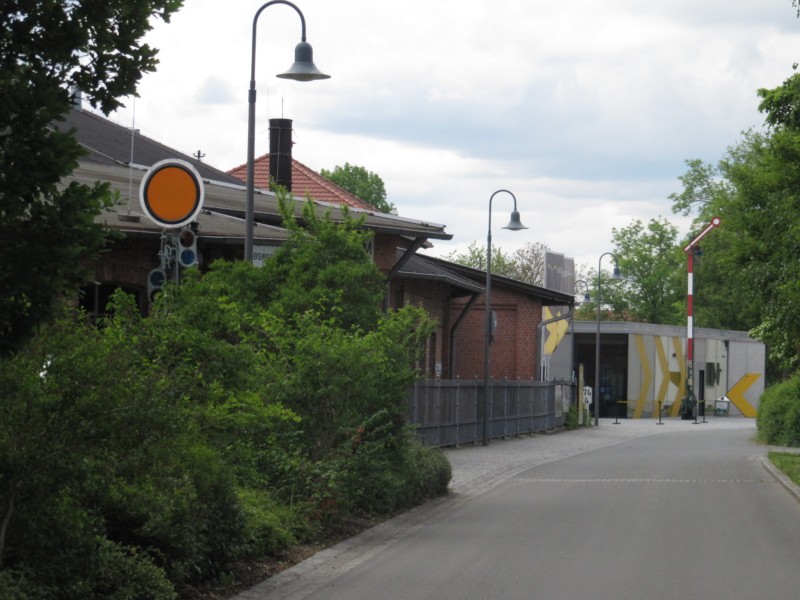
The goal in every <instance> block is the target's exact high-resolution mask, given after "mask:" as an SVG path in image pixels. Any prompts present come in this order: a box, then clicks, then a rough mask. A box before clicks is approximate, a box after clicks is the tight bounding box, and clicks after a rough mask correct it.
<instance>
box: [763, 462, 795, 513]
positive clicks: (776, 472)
mask: <svg viewBox="0 0 800 600" xmlns="http://www.w3.org/2000/svg"><path fill="white" fill-rule="evenodd" d="M761 461H762V464H763V465H764V468H765V469H766V470H767V471H768V472H769V473H770V475H772V476H773V477H774V478H775V479H777V480H778V481H779V482H780V484H781V485H782V486H783V487H784V488H786V491H787V492H789V493H790V494H791V495H792V496H794V499H795V500H797V501H798V502H800V486H798V485H797V484H796V483H795V482H794V481H792V480H791V479H789V478H788V477H787V476H786V475H784V474H783V472H782V471H781V470H780V469H778V467H776V466H775V465H774V464H772V461H771V460H770V459H769V458H767V457H766V456H763V457H762V458H761Z"/></svg>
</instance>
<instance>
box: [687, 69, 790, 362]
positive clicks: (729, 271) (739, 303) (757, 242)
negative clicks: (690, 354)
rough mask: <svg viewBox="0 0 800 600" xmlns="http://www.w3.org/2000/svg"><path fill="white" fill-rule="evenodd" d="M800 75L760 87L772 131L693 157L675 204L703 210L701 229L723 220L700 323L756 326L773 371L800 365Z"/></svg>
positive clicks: (708, 255)
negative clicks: (720, 152)
mask: <svg viewBox="0 0 800 600" xmlns="http://www.w3.org/2000/svg"><path fill="white" fill-rule="evenodd" d="M799 81H800V75H798V74H794V75H792V76H791V77H790V78H788V79H787V80H786V81H785V82H784V83H783V84H782V85H781V86H779V87H777V88H775V89H772V90H766V89H762V90H759V92H758V94H759V96H760V97H761V98H762V102H761V104H760V106H759V109H760V110H761V111H762V112H763V113H764V114H765V121H766V123H767V125H768V129H767V131H765V132H752V131H750V132H746V133H745V134H744V136H743V138H742V140H741V141H740V142H739V143H738V144H736V145H734V146H733V147H731V148H730V149H729V150H728V152H727V154H726V155H725V156H724V157H723V158H722V159H721V160H720V161H719V162H718V164H717V165H715V166H708V165H702V164H700V163H698V162H697V161H694V162H691V163H690V170H689V173H687V175H686V176H684V178H683V182H684V185H685V189H684V191H683V192H682V193H681V194H678V195H674V196H673V201H674V208H673V210H676V211H681V212H684V213H689V212H693V213H694V214H696V215H697V216H696V219H695V223H696V227H697V229H699V228H700V227H702V226H704V225H705V224H707V223H708V222H709V221H710V219H711V218H712V217H714V216H718V217H720V219H721V226H720V227H719V229H717V230H715V231H714V233H713V235H709V236H708V237H707V238H706V239H705V240H704V241H703V243H702V259H701V265H700V268H701V269H702V274H701V278H698V283H699V285H697V286H696V288H697V294H696V301H697V306H698V308H697V310H696V313H697V314H698V316H700V317H701V318H700V319H699V322H700V323H702V324H703V325H707V326H717V327H728V328H734V329H748V330H752V331H753V333H755V334H756V335H757V336H758V337H759V338H760V339H762V340H763V341H764V342H765V343H766V344H767V348H768V352H769V363H768V368H769V371H770V373H771V374H772V375H780V374H782V373H786V372H790V371H791V370H794V369H795V368H796V367H797V366H798V365H800V360H799V359H800V341H798V340H800V316H798V315H800V276H798V273H800V269H797V268H796V266H797V261H798V259H797V257H798V251H799V250H800V248H798V241H797V240H798V239H800V238H799V237H798V235H799V234H800V231H798V224H797V219H796V215H797V214H798V212H799V211H800V199H799V198H798V196H797V193H796V190H797V189H798V187H800V169H798V164H800V121H798V118H797V114H798V110H797V108H796V107H797V106H800V83H798V82H799ZM703 310H706V311H709V312H707V313H706V314H705V316H703V314H702V313H701V311H703Z"/></svg>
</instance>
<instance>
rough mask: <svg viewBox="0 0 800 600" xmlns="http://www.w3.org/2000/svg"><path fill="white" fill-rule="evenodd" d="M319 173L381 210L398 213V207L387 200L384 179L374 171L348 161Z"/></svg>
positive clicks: (393, 213) (392, 213)
mask: <svg viewBox="0 0 800 600" xmlns="http://www.w3.org/2000/svg"><path fill="white" fill-rule="evenodd" d="M319 174H320V175H322V176H323V177H324V178H325V179H328V180H330V181H332V182H333V183H335V184H336V185H338V186H339V187H341V188H344V189H345V190H347V191H348V192H350V193H351V194H353V195H354V196H355V197H356V198H358V199H359V200H363V201H364V202H366V203H367V204H369V205H371V206H374V207H375V208H376V209H378V210H379V211H380V212H383V213H387V214H391V215H396V214H397V207H395V205H394V204H392V203H391V202H389V201H388V200H386V187H385V186H384V183H383V179H381V178H380V176H379V175H377V174H375V173H373V172H372V171H368V170H367V169H365V168H364V167H359V166H357V165H351V164H350V163H347V162H346V163H344V166H338V165H337V166H335V167H334V168H333V170H332V171H329V170H327V169H322V170H321V171H320V172H319Z"/></svg>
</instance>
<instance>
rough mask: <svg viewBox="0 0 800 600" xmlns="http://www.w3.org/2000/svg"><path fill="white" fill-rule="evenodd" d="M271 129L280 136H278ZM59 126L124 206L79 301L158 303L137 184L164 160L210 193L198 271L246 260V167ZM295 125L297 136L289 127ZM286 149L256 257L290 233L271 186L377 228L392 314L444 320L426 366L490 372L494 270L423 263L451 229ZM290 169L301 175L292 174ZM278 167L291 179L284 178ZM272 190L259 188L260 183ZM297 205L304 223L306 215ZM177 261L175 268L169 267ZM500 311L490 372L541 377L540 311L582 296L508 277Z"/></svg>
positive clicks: (162, 239)
mask: <svg viewBox="0 0 800 600" xmlns="http://www.w3.org/2000/svg"><path fill="white" fill-rule="evenodd" d="M279 121H282V123H280V124H279V125H280V131H281V136H282V139H283V140H284V142H285V140H286V136H287V135H288V136H289V137H290V132H291V129H290V128H291V125H290V124H291V121H288V123H287V120H285V119H281V120H279ZM272 125H273V124H272V123H271V132H273V128H272ZM58 126H59V127H64V128H67V129H73V130H74V131H75V135H76V137H77V139H78V141H79V142H80V143H81V144H82V145H83V146H84V147H85V148H86V149H87V155H86V157H84V159H83V160H82V161H81V162H80V165H79V167H78V168H77V169H76V170H75V172H74V173H73V174H72V176H71V178H70V179H71V180H75V181H80V182H82V183H93V182H95V181H105V182H108V183H109V184H110V186H111V189H112V190H114V191H115V192H117V193H118V202H117V205H116V206H115V207H113V208H112V209H110V210H108V211H106V212H104V213H103V214H102V215H100V216H99V217H98V220H99V221H101V222H103V223H105V224H106V225H107V226H108V227H109V228H111V229H114V230H116V231H118V232H120V233H122V234H123V236H122V237H121V238H120V239H116V240H114V241H113V242H112V245H111V247H110V249H109V252H106V253H104V255H103V256H102V257H101V258H100V259H99V260H98V261H97V262H96V263H95V264H93V265H91V267H92V269H93V272H94V280H95V281H94V284H93V285H90V286H87V287H86V288H85V289H84V290H82V296H81V303H82V305H83V306H84V308H86V309H87V310H88V311H90V312H92V311H93V312H95V313H100V312H102V311H103V308H104V306H105V305H106V302H107V299H108V297H109V296H110V294H111V293H112V291H113V290H114V289H117V288H122V289H124V290H126V291H127V292H129V293H131V294H133V295H135V297H136V298H137V299H138V302H139V306H140V308H141V310H142V312H146V311H147V309H148V306H149V290H148V276H149V275H150V274H151V273H152V272H153V270H154V269H158V268H160V267H162V266H164V265H165V258H164V257H165V255H169V252H170V250H169V249H170V247H171V246H170V244H171V241H170V236H171V235H172V236H174V235H175V232H174V231H168V230H164V229H163V228H162V227H161V226H159V225H157V224H156V223H154V222H153V221H151V220H150V219H149V218H148V217H147V216H146V215H145V214H144V212H143V210H142V207H141V205H140V202H139V197H138V194H139V187H140V183H141V181H142V179H143V177H144V176H145V174H146V172H147V169H148V168H149V167H150V166H152V165H153V164H155V163H157V162H159V161H161V160H165V159H179V160H181V161H185V162H187V163H189V164H191V165H192V166H193V167H194V168H195V169H196V170H197V172H198V173H199V174H200V176H201V178H202V180H203V184H204V190H205V201H204V204H203V208H202V210H201V211H200V213H199V214H198V216H197V218H196V221H195V222H194V223H192V225H191V228H192V229H193V230H194V231H196V233H197V234H198V243H197V249H198V253H199V257H200V260H199V267H200V269H201V270H202V269H203V268H205V267H206V266H207V265H208V264H210V263H211V262H212V261H213V260H218V259H222V260H240V259H242V258H243V253H244V252H243V249H244V234H245V220H244V217H245V215H244V208H245V186H244V181H242V179H240V178H239V177H237V175H239V170H241V167H239V168H237V169H234V170H233V171H231V172H228V173H226V172H223V171H220V170H218V169H215V168H213V167H211V166H210V165H207V164H206V163H203V162H201V161H199V160H198V159H197V158H195V157H192V156H187V155H185V154H182V153H180V152H176V151H175V150H173V149H171V148H169V147H167V146H164V145H163V144H160V143H158V142H156V141H154V140H152V139H149V138H147V137H145V136H142V135H141V134H140V133H139V132H138V131H135V130H134V131H132V130H131V129H129V128H126V127H122V126H120V125H117V124H115V123H113V122H111V121H109V120H108V119H105V118H103V117H101V116H99V115H96V114H93V113H91V112H88V111H84V110H81V109H80V108H79V107H78V108H75V109H74V110H72V111H71V112H70V114H69V115H68V116H67V118H66V121H65V122H64V123H63V124H59V125H58ZM287 126H288V127H289V133H288V134H287V132H286V127H287ZM288 148H289V150H288V152H289V154H287V150H286V145H285V144H284V145H283V146H282V147H281V148H279V149H278V150H276V152H278V155H277V156H279V160H276V158H275V157H276V154H275V153H274V152H273V148H272V143H271V152H270V154H268V155H264V156H262V157H260V158H259V159H258V160H257V162H256V186H257V189H256V195H255V215H254V217H255V222H256V226H255V228H254V235H253V239H254V249H258V251H259V252H260V253H263V255H264V256H268V255H269V254H270V249H274V248H276V247H278V246H279V245H280V244H281V243H283V241H284V240H285V239H286V238H287V232H286V231H285V230H284V229H283V228H282V227H281V224H282V217H281V215H280V211H279V209H278V201H277V198H276V196H275V194H273V193H272V192H270V191H268V190H266V189H263V188H266V184H267V182H269V181H270V180H274V181H279V182H282V184H283V185H284V186H285V187H287V189H290V190H291V192H292V193H293V194H294V195H295V196H296V197H300V198H302V197H306V198H309V199H311V200H312V201H313V202H314V205H315V208H316V210H317V211H318V212H319V213H320V214H323V213H326V212H327V213H329V214H330V215H331V217H332V218H333V219H334V220H335V219H337V218H342V217H341V212H340V211H339V210H338V209H339V208H340V207H341V206H343V205H344V206H347V207H348V209H349V210H350V211H351V212H353V213H356V214H358V215H362V216H363V217H364V218H365V224H364V226H365V227H366V228H367V229H369V230H371V231H373V232H374V239H373V246H372V248H370V249H369V250H370V252H371V254H372V257H373V260H374V261H375V263H376V265H377V266H378V268H379V269H380V270H381V271H382V272H383V273H384V274H385V276H386V282H387V283H386V296H385V303H384V305H385V308H387V309H390V308H399V307H401V306H405V305H408V304H414V305H420V306H423V307H424V308H425V309H426V310H427V312H428V313H429V314H430V315H431V317H432V318H433V319H435V321H436V323H437V328H436V331H435V332H434V334H433V335H432V336H431V338H430V339H429V341H428V345H427V349H426V358H425V361H424V365H421V366H422V367H423V368H424V370H425V372H426V373H427V375H428V376H429V377H443V378H454V377H461V378H474V377H478V378H480V377H482V376H483V340H484V305H483V291H484V285H483V283H484V282H485V277H486V274H485V272H483V271H480V270H476V269H470V268H468V267H463V266H461V265H456V264H454V263H450V262H448V261H444V260H441V259H435V258H431V257H427V256H421V255H419V254H418V253H417V251H418V250H420V249H421V248H425V247H429V246H430V245H431V244H432V243H435V242H436V241H439V240H449V239H451V238H452V235H451V234H449V233H447V232H446V231H445V227H444V225H438V224H435V223H429V222H426V221H420V220H415V219H408V218H404V217H399V216H396V215H388V214H384V213H380V212H378V211H376V210H375V209H373V208H372V207H370V206H369V205H368V204H366V203H364V202H362V201H361V200H359V199H358V198H356V197H355V196H353V195H352V194H349V193H348V192H346V191H345V190H343V189H342V188H339V187H338V186H336V185H335V184H333V183H332V182H330V181H327V180H325V179H324V178H322V177H321V176H320V175H318V174H316V173H314V172H313V171H312V170H311V169H308V167H305V166H304V165H302V164H301V163H299V162H297V161H295V160H293V159H292V157H291V154H290V151H291V145H290V144H289V146H288ZM287 165H288V166H289V167H290V172H291V175H290V176H289V177H288V181H287V175H286V173H285V170H286V167H287ZM279 166H282V168H283V169H284V171H283V172H282V174H281V173H278V172H277V169H278V167H279ZM262 186H263V188H262V189H259V188H260V187H262ZM300 204H301V203H299V202H298V205H297V206H296V215H297V216H298V217H300V216H301V211H302V206H301V205H300ZM166 262H167V263H169V261H166ZM166 272H167V275H168V277H170V278H175V279H176V280H177V279H179V277H180V272H181V268H180V267H179V266H177V264H175V261H172V263H169V264H168V265H167V269H166ZM492 282H493V283H492V286H493V289H492V308H493V309H494V311H495V312H496V313H497V315H498V329H497V331H496V334H495V340H494V345H493V349H492V356H493V359H492V376H493V377H494V378H503V377H508V378H510V379H535V375H536V372H537V368H536V364H537V360H538V358H539V357H538V355H537V354H538V353H537V348H538V340H539V332H538V326H539V323H540V322H541V319H542V308H543V306H548V305H565V304H571V303H572V301H573V298H572V297H571V296H568V295H566V294H561V293H558V292H554V291H552V290H547V289H544V288H541V287H538V286H533V285H529V284H525V283H521V282H518V281H514V280H511V279H508V278H504V277H500V276H494V277H493V279H492Z"/></svg>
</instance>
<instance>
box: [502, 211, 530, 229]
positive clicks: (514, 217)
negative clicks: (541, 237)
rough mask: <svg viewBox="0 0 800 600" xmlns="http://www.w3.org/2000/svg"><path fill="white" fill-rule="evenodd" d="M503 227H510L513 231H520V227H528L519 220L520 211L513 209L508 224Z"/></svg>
mask: <svg viewBox="0 0 800 600" xmlns="http://www.w3.org/2000/svg"><path fill="white" fill-rule="evenodd" d="M502 229H510V230H511V231H519V230H520V229H527V227H525V225H523V224H522V222H521V221H520V220H519V212H517V211H516V210H514V211H511V220H510V221H509V222H508V225H506V226H505V227H503V228H502Z"/></svg>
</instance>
